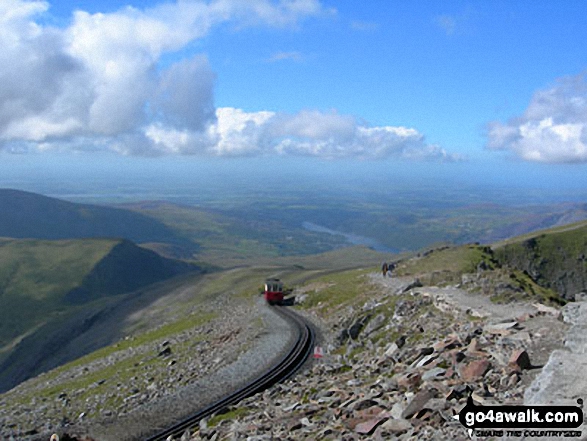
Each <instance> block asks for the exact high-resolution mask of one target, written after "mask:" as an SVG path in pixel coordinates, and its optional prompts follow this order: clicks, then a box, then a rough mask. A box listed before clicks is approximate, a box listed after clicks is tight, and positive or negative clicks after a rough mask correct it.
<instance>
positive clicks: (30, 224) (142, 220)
mask: <svg viewBox="0 0 587 441" xmlns="http://www.w3.org/2000/svg"><path fill="white" fill-rule="evenodd" d="M0 207H2V210H0V236H2V237H13V238H34V239H52V240H53V239H79V238H87V237H96V238H102V237H109V238H126V239H129V240H132V241H134V242H137V243H142V242H170V243H176V242H177V241H178V238H177V236H176V234H175V232H174V231H172V230H171V229H170V228H168V227H166V226H165V225H163V224H162V223H161V222H158V221H156V220H155V219H152V218H149V217H147V216H144V215H141V214H140V213H133V212H131V211H128V210H121V209H119V208H113V207H104V206H97V205H87V204H74V203H71V202H66V201H62V200H59V199H55V198H49V197H46V196H42V195H39V194H35V193H29V192H24V191H17V190H7V189H0Z"/></svg>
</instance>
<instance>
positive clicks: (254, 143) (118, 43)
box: [0, 0, 455, 160]
mask: <svg viewBox="0 0 587 441" xmlns="http://www.w3.org/2000/svg"><path fill="white" fill-rule="evenodd" d="M48 10H49V4H48V3H47V2H45V1H38V0H33V1H24V0H4V1H2V2H1V3H0V84H2V87H1V88H0V149H5V150H9V151H15V152H27V151H31V150H36V151H39V150H41V151H43V150H76V151H77V150H84V151H92V150H99V151H102V150H110V151H115V152H118V153H121V154H125V155H146V156H149V155H162V154H202V155H218V156H243V155H267V154H278V155H304V156H316V157H325V158H338V157H359V158H381V157H388V156H397V157H403V158H410V159H434V160H452V159H455V158H454V157H453V156H451V155H449V154H448V153H447V152H445V151H444V150H443V149H441V148H440V147H438V146H435V145H429V144H427V143H426V142H425V140H424V137H423V135H422V134H420V133H419V132H417V131H416V130H414V129H410V128H404V127H391V126H384V127H370V126H367V125H365V124H362V123H359V122H358V121H357V119H356V118H354V117H353V116H348V115H339V114H338V113H337V112H335V111H332V112H319V111H314V110H305V111H301V112H299V113H297V114H294V115H290V114H284V113H278V112H269V111H260V112H249V113H247V112H244V111H243V110H239V109H235V108H230V107H226V108H218V109H217V108H215V106H214V93H213V92H214V84H215V81H216V77H215V74H214V72H213V70H212V68H211V66H210V64H209V62H208V60H207V58H206V57H205V56H204V55H192V56H190V57H187V58H184V59H180V60H179V61H177V62H175V63H173V64H172V65H170V66H165V67H162V66H161V64H160V60H161V57H162V56H163V55H165V54H173V53H175V54H179V53H180V51H181V50H182V49H184V48H185V47H186V46H187V45H188V44H189V43H190V42H193V41H194V40H198V39H201V38H203V37H204V36H206V35H207V34H208V33H209V32H210V31H211V30H212V29H213V28H214V27H215V26H217V25H219V24H223V23H230V24H232V25H234V26H235V27H236V28H237V29H238V28H240V27H245V26H271V27H296V26H297V25H298V24H299V23H300V22H301V21H302V20H304V19H305V18H308V17H314V16H321V15H328V14H332V13H333V11H331V10H328V9H325V8H324V7H323V6H322V5H321V4H320V2H319V1H318V0H273V1H272V0H249V1H246V2H245V1H240V0H213V1H210V2H202V1H187V0H183V1H182V0H179V1H178V2H176V3H164V4H161V5H158V6H155V7H153V8H148V9H138V8H134V7H126V8H124V9H121V10H119V11H117V12H114V13H108V14H103V13H96V14H90V13H88V12H85V11H76V12H75V13H74V14H73V16H72V20H71V23H70V24H69V25H68V26H67V27H65V28H57V27H52V26H49V25H44V24H41V23H42V21H41V19H42V17H43V16H44V15H45V14H47V13H48ZM282 54H284V55H282V56H281V57H280V58H290V59H291V58H295V57H294V55H295V54H296V53H285V52H284V53H282ZM292 54H294V55H292Z"/></svg>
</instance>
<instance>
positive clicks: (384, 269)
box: [381, 262, 388, 277]
mask: <svg viewBox="0 0 587 441" xmlns="http://www.w3.org/2000/svg"><path fill="white" fill-rule="evenodd" d="M387 269H388V266H387V262H383V265H382V266H381V272H382V273H383V277H385V276H386V275H387Z"/></svg>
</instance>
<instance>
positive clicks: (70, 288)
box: [0, 239, 190, 354]
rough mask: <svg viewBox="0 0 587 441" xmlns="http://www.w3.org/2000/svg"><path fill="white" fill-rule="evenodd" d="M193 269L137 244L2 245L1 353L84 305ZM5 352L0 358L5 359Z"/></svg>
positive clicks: (2, 242) (7, 242) (10, 242)
mask: <svg viewBox="0 0 587 441" xmlns="http://www.w3.org/2000/svg"><path fill="white" fill-rule="evenodd" d="M189 268H190V266H189V265H187V264H184V263H180V262H174V261H170V260H168V259H164V258H162V257H161V256H159V255H157V254H155V253H154V252H152V251H149V250H144V249H142V248H140V247H137V246H136V245H134V244H133V243H132V242H129V241H125V240H110V239H85V240H60V241H47V240H34V239H24V240H23V239H19V240H16V239H1V240H0V348H2V350H1V352H4V351H6V350H7V349H8V348H9V347H10V346H11V345H10V343H11V342H13V340H14V339H15V338H17V337H19V336H22V335H23V334H25V333H27V332H28V331H30V330H32V329H34V328H35V327H37V326H39V325H41V324H43V323H45V322H47V321H49V320H51V319H53V318H54V317H55V316H56V315H59V314H62V313H66V312H71V311H72V309H71V306H72V305H79V304H82V303H85V302H88V301H92V300H96V299H98V298H100V297H104V296H111V295H115V294H120V293H123V292H127V291H131V290H134V289H137V288H139V287H141V286H145V285H147V284H150V283H153V282H156V281H159V280H163V279H166V278H169V277H171V276H173V275H175V274H179V273H181V272H183V271H186V270H188V269H189ZM1 352H0V354H1Z"/></svg>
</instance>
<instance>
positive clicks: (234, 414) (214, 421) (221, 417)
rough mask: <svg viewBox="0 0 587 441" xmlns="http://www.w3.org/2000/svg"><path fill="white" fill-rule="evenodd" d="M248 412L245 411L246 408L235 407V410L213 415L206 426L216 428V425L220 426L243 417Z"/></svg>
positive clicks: (247, 410)
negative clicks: (227, 421)
mask: <svg viewBox="0 0 587 441" xmlns="http://www.w3.org/2000/svg"><path fill="white" fill-rule="evenodd" d="M249 412H250V410H249V409H247V408H246V407H237V408H236V409H231V410H229V411H227V412H225V413H221V414H217V415H214V416H213V417H212V418H210V420H209V421H208V426H210V427H216V426H217V425H218V424H220V423H221V422H223V421H226V420H234V419H236V418H240V417H243V416H245V415H248V414H249Z"/></svg>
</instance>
